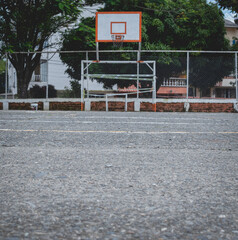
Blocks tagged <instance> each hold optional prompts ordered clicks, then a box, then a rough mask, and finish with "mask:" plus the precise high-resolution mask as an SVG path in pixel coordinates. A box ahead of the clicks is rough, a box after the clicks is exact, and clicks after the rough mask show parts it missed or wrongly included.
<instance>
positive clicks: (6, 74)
mask: <svg viewBox="0 0 238 240" xmlns="http://www.w3.org/2000/svg"><path fill="white" fill-rule="evenodd" d="M7 80H8V54H7V53H6V69H5V99H7V89H8V87H7V84H8V83H7Z"/></svg>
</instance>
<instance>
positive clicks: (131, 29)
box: [96, 12, 142, 42]
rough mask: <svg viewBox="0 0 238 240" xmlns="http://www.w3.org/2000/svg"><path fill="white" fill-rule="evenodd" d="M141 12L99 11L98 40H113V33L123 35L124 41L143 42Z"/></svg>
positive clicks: (97, 15) (97, 16)
mask: <svg viewBox="0 0 238 240" xmlns="http://www.w3.org/2000/svg"><path fill="white" fill-rule="evenodd" d="M141 16H142V13H141V12H97V13H96V42H113V40H112V35H123V36H124V42H141V23H142V20H141Z"/></svg>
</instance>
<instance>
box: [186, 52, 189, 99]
mask: <svg viewBox="0 0 238 240" xmlns="http://www.w3.org/2000/svg"><path fill="white" fill-rule="evenodd" d="M188 91H189V52H187V97H186V98H187V102H188Z"/></svg>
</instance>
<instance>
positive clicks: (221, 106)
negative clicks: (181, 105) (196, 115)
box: [189, 103, 235, 112]
mask: <svg viewBox="0 0 238 240" xmlns="http://www.w3.org/2000/svg"><path fill="white" fill-rule="evenodd" d="M189 112H235V109H234V106H233V103H190V108H189Z"/></svg>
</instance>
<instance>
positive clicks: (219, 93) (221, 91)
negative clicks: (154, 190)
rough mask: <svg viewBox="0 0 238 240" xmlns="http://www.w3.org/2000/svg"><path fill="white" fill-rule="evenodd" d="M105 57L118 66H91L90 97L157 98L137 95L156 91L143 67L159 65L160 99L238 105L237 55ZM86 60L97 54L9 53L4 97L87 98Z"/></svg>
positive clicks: (1, 80) (4, 62)
mask: <svg viewBox="0 0 238 240" xmlns="http://www.w3.org/2000/svg"><path fill="white" fill-rule="evenodd" d="M99 57H100V59H99V60H100V61H108V60H110V61H118V63H117V64H106V63H105V64H97V62H96V61H95V64H91V65H90V66H89V68H88V70H87V71H88V72H87V73H88V74H89V75H90V77H89V79H88V81H87V83H86V82H85V84H84V91H83V94H85V96H86V95H87V96H90V97H94V96H95V97H96V96H97V97H98V96H101V97H104V96H105V94H112V93H115V94H120V93H123V94H124V93H130V94H131V96H130V97H139V98H151V95H152V93H151V92H149V93H139V94H137V91H138V90H140V89H151V88H152V82H151V81H149V80H147V79H146V76H148V75H149V74H151V71H150V69H149V68H148V67H147V66H146V64H143V61H155V62H156V69H155V72H156V73H155V77H156V97H157V98H181V99H191V98H215V99H217V98H221V99H238V91H237V67H238V66H237V65H238V64H237V52H231V51H230V52H205V51H158V50H150V51H146V50H142V51H140V52H139V51H131V50H128V51H126V50H112V51H108V50H107V51H103V50H101V51H100V53H99ZM29 59H31V60H32V61H29ZM37 59H38V60H39V61H37ZM82 60H88V61H94V60H96V51H80V52H59V51H57V52H42V53H30V52H28V53H11V54H10V53H8V54H6V55H5V56H3V57H2V59H1V60H0V97H1V98H6V99H11V98H44V99H48V98H81V81H82V79H81V77H82V76H81V61H82ZM119 61H136V64H120V63H119ZM85 71H86V70H85ZM138 79H139V81H138ZM85 81H86V79H85ZM123 94H122V95H123ZM123 96H124V95H123Z"/></svg>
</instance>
